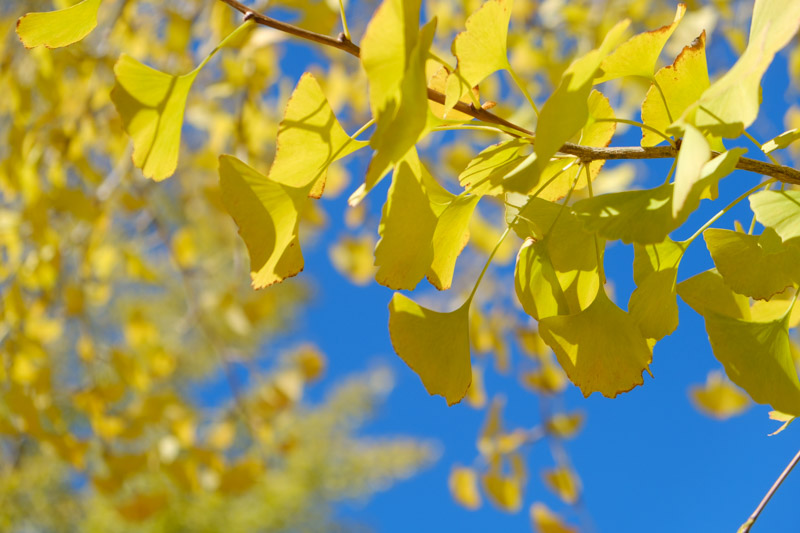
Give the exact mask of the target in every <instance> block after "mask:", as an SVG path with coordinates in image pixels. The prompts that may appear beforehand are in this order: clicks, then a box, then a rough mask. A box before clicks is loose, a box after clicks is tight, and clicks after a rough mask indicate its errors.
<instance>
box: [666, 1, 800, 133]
mask: <svg viewBox="0 0 800 533" xmlns="http://www.w3.org/2000/svg"><path fill="white" fill-rule="evenodd" d="M798 27H800V3H797V2H788V3H787V2H784V1H783V0H756V2H755V5H754V6H753V18H752V21H751V23H750V36H749V38H748V43H747V48H746V49H745V51H744V53H743V54H742V55H741V56H740V57H739V59H738V60H737V61H736V63H735V64H734V65H733V67H731V69H730V70H728V72H726V73H725V74H724V75H723V76H722V77H720V78H719V79H718V80H717V81H715V82H714V83H713V84H712V85H711V86H710V87H709V88H708V89H706V91H705V92H704V93H703V95H702V97H701V98H700V100H699V101H697V103H695V104H694V105H692V106H691V107H690V108H689V109H687V111H686V113H684V119H685V120H686V121H688V122H690V123H692V124H694V125H695V126H697V127H698V128H700V129H701V130H703V131H704V132H709V133H711V134H713V135H720V136H723V137H738V136H739V135H740V134H741V133H742V131H743V130H744V128H746V127H748V126H750V125H751V124H752V123H753V121H755V119H756V117H757V116H758V109H759V107H760V104H761V78H762V76H763V75H764V73H765V72H766V71H767V68H769V65H770V64H771V63H772V59H773V58H774V57H775V54H777V53H778V51H779V50H781V49H782V48H783V47H784V46H786V45H787V44H788V43H789V42H790V41H791V39H792V37H794V35H795V33H796V32H797V29H798ZM675 118H676V119H677V117H675Z"/></svg>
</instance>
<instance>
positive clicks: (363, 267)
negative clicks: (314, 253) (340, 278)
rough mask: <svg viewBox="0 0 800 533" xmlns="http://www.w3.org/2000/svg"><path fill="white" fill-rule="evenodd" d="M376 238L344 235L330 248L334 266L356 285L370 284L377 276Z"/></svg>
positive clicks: (329, 252)
mask: <svg viewBox="0 0 800 533" xmlns="http://www.w3.org/2000/svg"><path fill="white" fill-rule="evenodd" d="M374 250H375V239H374V238H372V237H371V236H369V235H363V236H361V237H344V238H342V239H340V240H339V241H338V242H337V243H336V244H334V245H333V246H331V247H330V248H329V249H328V255H329V257H330V260H331V264H333V266H334V268H335V269H336V270H337V271H339V273H340V274H343V275H345V276H347V278H348V279H349V280H350V281H352V282H353V283H355V284H356V285H362V286H363V285H368V284H369V283H370V281H372V279H373V278H374V277H375V272H376V271H375V266H374V256H373V252H374Z"/></svg>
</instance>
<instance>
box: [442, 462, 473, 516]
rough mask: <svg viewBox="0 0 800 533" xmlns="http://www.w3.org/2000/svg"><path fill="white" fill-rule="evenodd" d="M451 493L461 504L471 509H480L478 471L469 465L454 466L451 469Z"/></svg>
mask: <svg viewBox="0 0 800 533" xmlns="http://www.w3.org/2000/svg"><path fill="white" fill-rule="evenodd" d="M448 484H449V486H450V494H452V496H453V499H454V500H455V501H456V503H458V504H459V505H460V506H462V507H465V508H466V509H469V510H475V509H479V508H480V506H481V493H480V490H479V489H478V473H477V472H476V471H475V470H474V469H472V468H467V467H454V468H453V469H452V470H451V471H450V479H449V480H448Z"/></svg>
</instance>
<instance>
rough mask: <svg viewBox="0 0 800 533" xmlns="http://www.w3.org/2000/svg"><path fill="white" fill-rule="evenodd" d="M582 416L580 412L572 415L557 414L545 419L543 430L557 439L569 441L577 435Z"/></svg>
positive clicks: (582, 419) (582, 420) (581, 424)
mask: <svg viewBox="0 0 800 533" xmlns="http://www.w3.org/2000/svg"><path fill="white" fill-rule="evenodd" d="M584 418H585V417H584V415H583V413H582V412H580V411H575V412H574V413H570V414H566V413H557V414H555V415H553V416H551V417H550V418H549V419H547V422H546V423H545V429H547V432H548V433H550V434H551V435H553V436H554V437H557V438H559V439H571V438H573V437H574V436H575V435H577V434H578V432H579V431H580V429H581V427H582V426H583V422H584Z"/></svg>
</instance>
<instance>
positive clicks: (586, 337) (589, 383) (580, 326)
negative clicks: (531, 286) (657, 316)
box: [539, 288, 653, 398]
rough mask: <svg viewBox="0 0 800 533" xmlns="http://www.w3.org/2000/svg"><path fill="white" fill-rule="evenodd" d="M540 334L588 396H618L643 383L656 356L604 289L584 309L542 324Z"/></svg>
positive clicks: (628, 315) (569, 374)
mask: <svg viewBox="0 0 800 533" xmlns="http://www.w3.org/2000/svg"><path fill="white" fill-rule="evenodd" d="M539 334H540V335H541V336H542V338H543V339H544V341H545V342H546V343H547V344H548V345H549V346H550V347H551V348H552V349H553V351H554V352H555V354H556V357H557V358H558V362H559V363H561V367H562V368H563V369H564V371H565V372H566V373H567V376H568V377H569V379H570V381H572V383H574V384H575V385H577V386H578V387H580V389H581V392H582V393H583V395H584V396H589V395H590V394H592V393H593V392H599V393H600V394H602V395H603V396H606V397H609V398H614V397H616V396H617V394H619V393H621V392H628V391H629V390H631V389H633V388H634V387H636V386H637V385H641V384H642V383H643V382H644V381H643V379H642V372H644V371H645V370H648V367H649V365H650V361H651V360H652V357H653V356H652V351H651V348H650V346H649V345H648V343H647V342H646V341H645V338H644V337H643V336H642V334H641V332H640V331H639V327H638V325H637V323H636V320H635V319H634V318H633V317H632V316H631V315H630V314H628V313H626V312H625V311H623V310H622V309H620V308H619V307H617V306H616V305H615V304H614V303H613V302H612V301H611V300H610V299H609V298H608V296H607V295H606V292H605V290H603V289H602V288H601V289H600V290H599V291H598V292H597V297H596V298H595V300H594V302H592V304H591V305H590V306H589V307H587V308H586V309H585V310H583V311H581V312H579V313H577V314H573V315H566V316H552V317H549V318H544V319H542V320H540V321H539ZM648 372H649V370H648Z"/></svg>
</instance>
